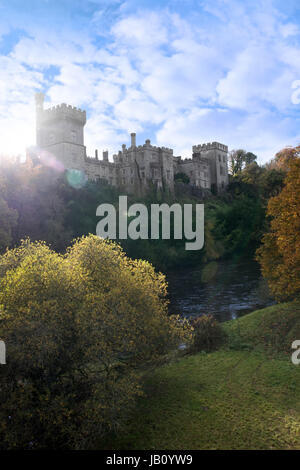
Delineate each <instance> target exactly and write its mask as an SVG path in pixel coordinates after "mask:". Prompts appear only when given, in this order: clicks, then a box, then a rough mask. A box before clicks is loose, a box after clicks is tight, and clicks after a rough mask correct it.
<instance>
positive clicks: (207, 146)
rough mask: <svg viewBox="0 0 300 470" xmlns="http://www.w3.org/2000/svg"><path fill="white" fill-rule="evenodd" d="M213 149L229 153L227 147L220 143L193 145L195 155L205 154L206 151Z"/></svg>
mask: <svg viewBox="0 0 300 470" xmlns="http://www.w3.org/2000/svg"><path fill="white" fill-rule="evenodd" d="M212 149H218V150H222V151H223V152H228V147H227V145H224V144H220V143H219V142H208V143H207V144H200V145H193V153H199V152H205V151H206V150H212Z"/></svg>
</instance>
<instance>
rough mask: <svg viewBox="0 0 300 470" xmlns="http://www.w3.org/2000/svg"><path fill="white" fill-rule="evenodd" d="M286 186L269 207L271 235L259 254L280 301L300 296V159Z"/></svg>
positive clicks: (292, 167)
mask: <svg viewBox="0 0 300 470" xmlns="http://www.w3.org/2000/svg"><path fill="white" fill-rule="evenodd" d="M288 167H289V169H288V172H287V176H286V178H285V180H284V183H285V186H284V188H283V189H282V191H281V192H280V193H279V194H278V195H277V196H275V197H273V198H271V199H270V200H269V203H268V211H267V215H268V216H269V217H270V218H271V224H270V231H269V232H268V233H266V234H265V235H264V237H263V243H262V246H261V247H260V248H259V249H258V250H257V259H258V261H259V262H260V264H261V268H262V273H263V276H264V277H265V278H266V279H267V281H268V284H269V286H270V289H271V291H272V292H273V294H274V296H275V297H276V298H277V299H278V300H288V299H293V298H298V297H299V295H300V159H299V158H292V159H290V161H289V164H288Z"/></svg>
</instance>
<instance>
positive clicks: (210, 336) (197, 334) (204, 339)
mask: <svg viewBox="0 0 300 470" xmlns="http://www.w3.org/2000/svg"><path fill="white" fill-rule="evenodd" d="M191 325H192V327H193V328H194V341H193V345H192V350H193V351H195V352H200V351H206V352H210V351H214V350H216V349H218V348H219V347H220V346H221V345H222V344H223V342H224V341H225V333H224V331H223V329H222V327H221V325H220V324H219V323H218V322H217V320H216V319H215V318H214V317H213V315H203V316H202V317H198V318H196V319H195V320H193V321H192V322H191Z"/></svg>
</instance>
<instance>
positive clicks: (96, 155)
mask: <svg viewBox="0 0 300 470" xmlns="http://www.w3.org/2000/svg"><path fill="white" fill-rule="evenodd" d="M95 158H96V160H98V150H97V149H96V150H95Z"/></svg>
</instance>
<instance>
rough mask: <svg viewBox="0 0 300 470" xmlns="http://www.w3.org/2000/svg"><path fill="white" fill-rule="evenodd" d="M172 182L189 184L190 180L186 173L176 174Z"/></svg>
mask: <svg viewBox="0 0 300 470" xmlns="http://www.w3.org/2000/svg"><path fill="white" fill-rule="evenodd" d="M174 180H175V181H181V182H182V183H185V184H189V182H190V178H189V177H188V175H187V174H186V173H176V174H175V175H174Z"/></svg>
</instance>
